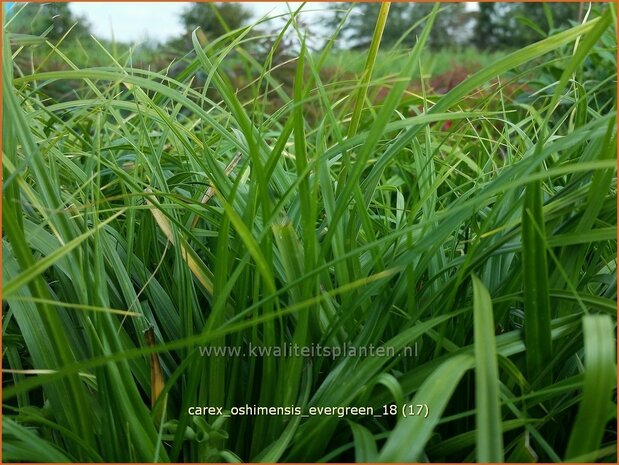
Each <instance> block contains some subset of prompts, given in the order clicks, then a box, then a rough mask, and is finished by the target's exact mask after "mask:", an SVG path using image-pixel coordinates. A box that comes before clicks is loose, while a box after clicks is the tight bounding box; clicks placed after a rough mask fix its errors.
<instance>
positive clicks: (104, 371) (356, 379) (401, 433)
mask: <svg viewBox="0 0 619 465" xmlns="http://www.w3.org/2000/svg"><path fill="white" fill-rule="evenodd" d="M387 9H388V8H387V7H384V8H383V11H382V12H381V14H383V15H384V14H387V11H386V10H387ZM435 14H436V9H435V11H434V12H433V13H432V15H430V16H429V17H428V18H426V20H425V22H424V24H425V28H424V31H423V33H421V34H420V35H419V37H418V40H417V42H416V45H415V46H414V47H413V48H411V49H403V48H400V47H397V48H394V49H392V50H386V49H384V47H379V42H380V36H381V19H380V18H379V20H378V22H377V27H376V31H377V32H376V34H375V36H374V42H373V44H372V45H371V47H370V49H369V50H367V51H366V54H365V56H364V65H363V69H359V71H358V72H357V71H356V70H351V71H349V75H344V74H342V73H331V74H325V73H324V68H325V66H326V63H327V62H331V63H333V62H334V59H333V57H330V54H331V53H332V48H331V46H332V45H333V42H330V43H328V44H327V45H326V46H325V47H324V49H323V50H321V51H320V52H318V53H316V52H310V51H308V50H307V48H306V47H305V42H304V37H303V34H302V33H301V32H300V31H299V30H298V27H297V24H296V21H295V19H296V17H295V15H294V14H293V15H291V16H290V18H289V21H288V22H287V24H286V26H285V27H284V29H283V30H282V31H281V36H280V37H276V38H275V40H274V48H273V49H272V53H270V54H268V55H267V58H266V59H265V60H262V61H259V60H257V59H256V58H254V57H253V56H252V55H251V54H250V53H247V52H246V51H245V50H246V49H247V47H248V46H249V45H250V44H251V40H252V38H251V37H252V36H251V34H250V28H245V29H241V30H237V31H232V32H230V33H229V34H226V35H225V36H223V37H221V38H220V39H218V40H216V41H212V42H208V43H205V42H204V41H202V40H201V35H200V32H199V31H197V32H196V33H194V35H193V46H194V48H193V50H192V51H190V50H187V52H188V53H189V55H187V60H186V62H185V66H183V67H182V69H181V70H178V71H177V72H176V73H172V72H171V71H170V69H169V68H166V69H164V70H162V71H161V72H157V71H154V70H148V69H146V70H145V69H136V68H132V67H130V66H128V65H127V64H126V62H124V61H118V60H116V59H115V58H114V55H113V54H108V53H107V51H106V50H105V48H104V47H101V48H99V53H100V54H101V56H102V57H106V58H105V60H107V65H105V66H98V67H82V66H79V64H76V63H73V62H72V61H70V60H69V59H68V58H67V57H66V55H64V54H63V52H62V47H60V48H56V47H55V46H54V44H52V43H49V42H47V43H46V44H42V45H39V46H45V47H47V48H48V50H49V52H50V53H51V55H52V56H54V57H55V59H58V58H62V57H63V56H65V58H66V59H65V63H66V67H65V68H63V69H60V70H52V71H41V70H37V68H36V67H35V66H28V67H25V68H24V67H21V65H20V63H22V64H23V63H24V59H23V58H24V56H26V57H27V54H28V51H29V47H31V46H32V45H31V43H29V42H28V41H29V40H30V41H31V40H32V38H28V37H23V36H20V37H17V38H14V40H13V41H12V44H13V48H10V47H11V46H10V45H9V41H8V40H7V39H8V38H9V37H8V36H7V35H6V34H7V33H6V31H5V40H4V50H3V57H2V60H3V66H2V80H3V81H2V82H3V84H2V88H3V126H2V130H3V133H2V142H3V144H2V145H3V152H2V155H3V179H4V182H3V200H2V221H3V232H4V234H3V243H2V246H3V248H2V251H3V262H2V266H3V292H2V297H3V327H2V330H3V333H2V334H3V354H2V355H3V369H4V386H3V413H4V417H3V441H2V448H3V458H4V460H5V461H19V460H26V461H82V462H85V461H104V462H115V461H125V462H127V461H143V462H149V461H186V462H205V461H219V462H221V461H238V460H243V461H254V462H256V461H270V462H275V461H354V460H357V461H377V460H378V461H441V462H461V461H516V462H529V461H536V460H539V461H551V462H559V461H564V460H576V461H609V462H615V461H616V433H617V432H616V426H615V425H616V421H615V420H616V413H615V412H616V397H615V396H616V383H615V379H616V378H615V374H616V364H615V358H616V353H615V352H616V351H615V347H616V346H615V325H616V297H617V288H616V255H617V247H616V232H617V231H616V220H617V218H616V212H617V209H616V170H615V166H616V91H615V89H616V77H617V76H616V61H615V56H616V39H615V37H616V30H615V26H614V25H615V24H616V11H615V8H614V5H612V4H610V5H600V6H598V7H596V9H595V10H594V11H592V12H591V13H590V14H589V15H588V16H587V18H586V20H585V21H584V22H583V24H580V25H575V26H574V27H572V28H571V29H567V30H565V31H562V32H557V33H556V34H554V35H552V36H550V37H547V38H545V39H544V40H541V41H540V42H538V43H536V44H533V45H531V46H528V47H526V48H523V49H521V50H516V51H514V52H513V53H510V54H507V55H505V56H498V57H496V58H495V59H492V60H488V61H487V63H486V64H485V66H483V67H480V68H479V70H469V71H467V74H466V75H464V76H462V78H461V79H458V82H457V83H455V84H454V85H449V86H447V87H446V88H445V89H442V90H441V89H437V88H435V87H434V86H432V84H431V79H432V76H429V75H428V73H430V74H431V72H432V71H431V70H429V68H428V67H427V66H425V65H424V60H425V58H424V57H427V56H428V55H427V51H426V41H427V37H428V32H429V31H430V28H431V27H432V23H433V20H434V18H435ZM383 19H384V18H383ZM284 35H287V37H292V38H294V41H295V44H296V45H295V46H294V47H293V48H292V49H288V50H287V53H293V54H294V57H293V59H291V60H288V59H287V60H285V61H278V60H277V59H276V57H277V56H278V53H279V52H277V51H276V47H277V46H278V44H279V43H280V40H279V39H281V38H283V37H284ZM286 40H290V39H286ZM229 59H234V60H236V63H239V62H240V63H242V65H243V67H244V70H245V76H246V77H247V78H248V79H247V80H246V84H245V85H244V86H243V88H241V89H238V88H237V87H236V86H235V85H234V84H233V83H232V82H233V79H234V77H233V76H231V75H230V74H229V73H228V72H227V70H228V69H229V68H227V67H226V64H227V63H228V60H229ZM454 59H456V58H454ZM26 62H27V60H26ZM389 63H391V64H389ZM282 68H287V69H289V70H290V73H289V74H290V80H289V81H285V82H284V81H281V80H280V79H279V78H278V74H277V73H276V70H277V69H282ZM389 69H390V70H394V71H389V72H384V70H389ZM381 70H382V71H381ZM420 73H421V74H420ZM66 82H72V83H76V84H75V85H76V86H78V87H76V88H75V92H74V93H69V94H68V97H67V95H65V96H64V97H63V99H62V100H55V99H53V98H50V97H49V95H50V94H53V92H52V90H53V89H54V86H56V85H58V84H62V83H66ZM196 82H198V83H200V85H196ZM273 102H277V104H276V105H275V104H273ZM145 336H147V337H145ZM249 344H251V345H253V346H268V347H278V346H279V347H281V346H284V345H290V344H297V345H299V346H311V345H312V344H313V345H317V344H320V345H321V346H330V347H335V346H337V347H344V346H345V345H346V346H355V347H361V346H364V347H369V346H370V345H372V346H374V347H384V348H393V350H394V352H395V356H390V357H385V356H372V357H370V356H366V357H356V356H352V355H350V354H348V355H346V356H342V357H336V358H332V357H322V358H321V357H280V358H278V357H275V356H264V357H253V356H250V354H247V353H246V354H245V355H242V356H231V357H218V356H210V357H206V356H202V355H201V352H200V348H201V347H223V346H233V347H247V346H248V345H249ZM406 347H415V353H414V355H410V354H409V355H407V356H404V355H403V353H402V351H403V350H404V348H406ZM246 404H248V405H250V406H252V405H260V406H283V407H286V406H292V405H294V406H300V407H302V408H303V409H304V411H307V410H308V409H309V408H310V407H352V406H356V407H374V409H375V414H377V415H378V414H382V413H383V406H385V405H387V406H389V405H391V404H394V405H396V406H397V407H398V410H400V408H401V406H402V405H404V404H407V405H411V404H412V405H422V406H427V408H428V412H427V416H426V415H424V414H421V415H412V416H407V417H406V418H404V417H403V416H402V415H393V416H391V415H382V416H372V415H369V416H356V415H348V416H346V417H342V418H340V417H338V416H328V415H317V416H300V415H289V416H256V415H246V416H233V417H226V416H220V417H218V416H215V415H206V416H191V415H189V414H188V408H189V407H191V406H216V407H223V409H224V411H226V410H229V409H231V408H232V407H235V406H236V407H239V406H245V405H246Z"/></svg>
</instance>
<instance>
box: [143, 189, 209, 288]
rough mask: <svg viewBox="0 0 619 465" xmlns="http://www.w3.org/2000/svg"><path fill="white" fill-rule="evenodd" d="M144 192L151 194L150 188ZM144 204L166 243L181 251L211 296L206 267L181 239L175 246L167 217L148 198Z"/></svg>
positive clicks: (183, 257)
mask: <svg viewBox="0 0 619 465" xmlns="http://www.w3.org/2000/svg"><path fill="white" fill-rule="evenodd" d="M144 192H146V193H147V194H152V190H151V189H150V188H146V189H145V190H144ZM146 204H147V205H149V206H150V207H151V208H150V212H151V213H152V215H153V218H155V222H156V223H157V225H158V226H159V228H160V229H161V231H162V232H163V234H164V235H165V236H166V237H167V238H168V241H170V242H171V243H172V244H174V245H175V246H178V247H179V249H180V251H181V257H182V259H183V260H184V261H185V263H187V266H188V267H189V269H190V270H191V272H192V273H193V275H194V276H195V277H196V278H197V279H198V281H200V284H202V285H203V286H204V288H205V289H206V290H207V291H208V293H209V294H211V295H213V281H212V279H211V278H210V277H209V276H208V275H207V274H206V272H205V271H204V269H206V266H205V265H204V263H202V260H200V257H198V255H197V254H196V253H195V252H194V250H193V249H192V248H191V247H189V245H187V244H184V241H183V239H182V237H179V244H176V243H175V241H174V234H173V233H172V226H171V224H170V221H169V220H168V217H167V216H165V215H164V214H163V212H162V211H161V210H160V209H159V208H157V206H155V205H153V203H152V202H151V201H150V200H148V198H147V199H146Z"/></svg>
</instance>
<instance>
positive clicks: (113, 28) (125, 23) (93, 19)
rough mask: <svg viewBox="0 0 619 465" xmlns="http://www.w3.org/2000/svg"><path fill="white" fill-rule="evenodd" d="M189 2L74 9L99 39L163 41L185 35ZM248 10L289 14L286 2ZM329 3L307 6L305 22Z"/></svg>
mask: <svg viewBox="0 0 619 465" xmlns="http://www.w3.org/2000/svg"><path fill="white" fill-rule="evenodd" d="M187 5H189V3H187V2H162V3H138V2H118V3H114V2H110V3H94V2H79V3H77V2H72V3H71V4H70V8H71V10H72V11H73V12H74V13H76V14H78V15H82V16H85V17H86V18H87V19H88V21H89V22H90V24H91V25H92V32H93V34H94V35H95V36H97V37H102V38H105V39H111V38H112V33H113V34H114V37H115V39H116V40H118V41H120V42H135V41H141V40H143V39H145V38H147V37H148V38H152V39H155V40H157V41H159V42H164V41H166V40H167V39H169V38H171V37H174V36H176V35H179V34H180V33H182V32H183V28H182V25H181V21H180V13H181V12H182V11H183V9H185V8H187ZM245 5H246V6H247V8H248V9H249V10H251V11H253V12H254V18H255V19H259V18H260V17H262V16H263V15H266V14H269V15H270V16H272V15H277V14H281V13H285V12H287V11H288V9H287V7H286V3H284V2H262V3H245ZM289 5H290V8H291V9H292V10H295V9H297V8H298V7H299V6H301V3H298V2H290V3H289ZM326 7H327V4H326V3H318V2H317V3H309V4H306V5H305V7H304V11H306V10H307V12H306V13H305V14H303V15H302V19H303V21H305V22H308V23H309V24H311V23H312V22H313V21H315V20H317V19H318V18H319V17H320V13H319V12H317V11H315V10H324V9H326Z"/></svg>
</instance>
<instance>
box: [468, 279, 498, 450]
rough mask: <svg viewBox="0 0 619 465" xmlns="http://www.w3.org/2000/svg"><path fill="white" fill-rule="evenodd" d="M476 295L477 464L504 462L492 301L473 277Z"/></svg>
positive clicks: (474, 300) (478, 281)
mask: <svg viewBox="0 0 619 465" xmlns="http://www.w3.org/2000/svg"><path fill="white" fill-rule="evenodd" d="M473 293H474V297H473V302H474V305H473V313H474V320H475V324H474V329H475V384H476V387H475V404H476V407H477V412H476V417H477V433H476V434H477V461H478V462H502V461H503V432H502V425H501V407H500V399H499V369H498V366H497V351H496V342H495V339H494V330H495V329H494V328H495V327H494V315H493V310H492V300H491V298H490V294H489V293H488V290H487V289H486V288H485V287H484V285H483V284H482V282H481V281H480V280H479V279H478V278H477V277H476V276H473Z"/></svg>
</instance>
